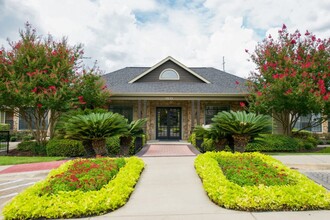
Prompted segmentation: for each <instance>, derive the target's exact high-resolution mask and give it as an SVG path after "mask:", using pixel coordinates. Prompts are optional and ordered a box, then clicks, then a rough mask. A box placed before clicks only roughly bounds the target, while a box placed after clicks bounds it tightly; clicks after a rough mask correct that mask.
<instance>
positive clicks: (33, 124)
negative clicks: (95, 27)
mask: <svg viewBox="0 0 330 220" xmlns="http://www.w3.org/2000/svg"><path fill="white" fill-rule="evenodd" d="M20 38H21V39H20V40H19V41H17V42H9V45H10V47H9V49H5V48H1V49H0V91H1V92H0V109H1V108H4V109H6V110H11V111H13V112H14V113H15V114H16V115H20V116H21V117H22V118H24V120H25V121H26V122H27V124H28V126H29V127H30V129H32V128H33V130H34V135H35V138H36V141H37V142H38V143H39V144H43V143H45V141H46V136H47V130H48V129H50V132H51V136H52V135H53V132H54V126H55V123H56V121H57V119H58V118H59V116H60V114H61V113H62V112H64V111H67V110H69V109H70V108H72V107H74V106H75V105H78V106H81V105H84V104H86V105H88V104H89V102H93V106H96V105H97V104H99V103H98V100H99V98H98V99H97V101H95V100H93V99H92V98H89V99H88V100H86V99H85V98H84V97H83V96H84V95H83V94H82V92H84V93H86V92H85V91H86V90H89V91H93V95H94V96H93V97H99V96H101V97H106V98H105V99H104V100H103V101H102V103H101V104H100V106H103V105H104V102H105V101H108V100H109V97H108V96H109V94H108V92H105V91H104V90H102V89H101V88H100V87H101V85H98V87H96V86H91V85H92V83H91V82H90V81H91V80H89V81H88V83H85V77H84V76H82V75H83V73H82V71H84V72H87V73H88V74H90V75H93V74H95V76H94V75H93V80H92V82H97V81H98V80H99V79H100V76H99V75H97V74H98V73H99V70H98V69H97V68H94V67H93V68H92V69H86V70H85V69H84V68H82V67H81V59H82V56H83V49H82V46H81V45H75V46H70V45H68V43H67V40H66V39H65V38H63V39H62V40H61V41H55V40H54V39H53V38H52V36H51V35H49V36H48V37H47V38H42V37H41V36H38V35H37V33H36V30H35V29H33V28H32V26H31V25H30V24H29V23H27V24H26V25H25V30H21V31H20ZM91 78H92V77H91ZM84 83H85V84H86V85H87V86H85V87H83V86H82V85H84ZM95 94H98V95H95ZM80 96H81V97H82V98H80V99H79V98H78V97H80ZM48 116H49V117H48Z"/></svg>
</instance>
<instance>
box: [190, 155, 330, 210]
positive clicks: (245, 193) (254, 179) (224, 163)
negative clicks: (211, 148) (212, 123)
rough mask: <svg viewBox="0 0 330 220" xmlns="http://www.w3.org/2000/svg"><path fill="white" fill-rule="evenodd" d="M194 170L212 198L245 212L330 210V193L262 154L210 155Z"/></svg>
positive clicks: (220, 203)
mask: <svg viewBox="0 0 330 220" xmlns="http://www.w3.org/2000/svg"><path fill="white" fill-rule="evenodd" d="M195 168H196V171H197V173H198V175H199V176H200V178H201V179H202V181H203V186H204V189H205V191H206V192H207V194H208V196H209V197H210V199H211V200H212V201H213V202H215V203H216V204H218V205H219V206H222V207H225V208H229V209H236V210H245V211H270V210H271V211H275V210H277V211H280V210H290V211H296V210H315V209H330V193H329V192H327V191H326V189H325V188H323V187H322V186H320V185H317V184H316V183H314V182H313V181H311V180H309V179H308V178H307V177H305V176H304V175H302V174H300V173H299V172H297V171H295V170H291V169H289V168H288V167H286V166H284V165H283V164H282V163H281V162H279V161H277V160H275V159H273V158H271V157H270V156H266V155H263V154H260V153H243V154H241V153H235V154H233V153H229V152H219V153H215V152H208V153H205V154H201V155H199V156H198V157H197V158H196V160H195Z"/></svg>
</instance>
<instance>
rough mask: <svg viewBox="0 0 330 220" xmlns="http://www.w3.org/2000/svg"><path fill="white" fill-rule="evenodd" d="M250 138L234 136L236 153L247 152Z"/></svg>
mask: <svg viewBox="0 0 330 220" xmlns="http://www.w3.org/2000/svg"><path fill="white" fill-rule="evenodd" d="M250 138H251V137H250V136H248V135H239V134H236V135H233V139H234V151H235V152H241V153H243V152H244V151H245V147H246V145H247V144H248V143H249V141H250Z"/></svg>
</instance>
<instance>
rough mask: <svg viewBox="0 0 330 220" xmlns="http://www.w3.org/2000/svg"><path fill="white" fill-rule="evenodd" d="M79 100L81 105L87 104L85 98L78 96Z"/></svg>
mask: <svg viewBox="0 0 330 220" xmlns="http://www.w3.org/2000/svg"><path fill="white" fill-rule="evenodd" d="M78 100H79V102H80V104H86V102H85V101H84V97H83V96H78Z"/></svg>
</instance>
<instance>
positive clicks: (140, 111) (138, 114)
mask: <svg viewBox="0 0 330 220" xmlns="http://www.w3.org/2000/svg"><path fill="white" fill-rule="evenodd" d="M137 117H138V119H140V118H142V108H141V100H138V109H137Z"/></svg>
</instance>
